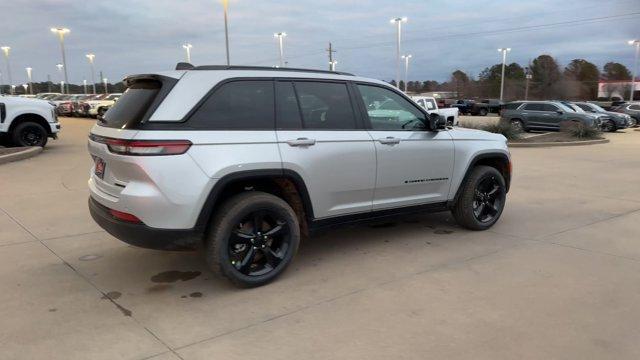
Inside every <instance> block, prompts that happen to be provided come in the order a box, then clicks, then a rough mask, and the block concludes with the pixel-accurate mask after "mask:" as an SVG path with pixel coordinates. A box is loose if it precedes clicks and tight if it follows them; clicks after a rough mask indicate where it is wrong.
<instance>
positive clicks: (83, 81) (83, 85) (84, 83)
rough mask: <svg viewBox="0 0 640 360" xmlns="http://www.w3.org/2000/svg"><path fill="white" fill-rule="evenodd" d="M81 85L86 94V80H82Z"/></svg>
mask: <svg viewBox="0 0 640 360" xmlns="http://www.w3.org/2000/svg"><path fill="white" fill-rule="evenodd" d="M82 87H83V89H84V94H86V93H87V80H86V79H85V80H82Z"/></svg>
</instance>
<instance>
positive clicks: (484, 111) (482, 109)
mask: <svg viewBox="0 0 640 360" xmlns="http://www.w3.org/2000/svg"><path fill="white" fill-rule="evenodd" d="M488 113H489V112H488V111H487V109H485V108H481V109H480V111H479V112H478V114H479V115H480V116H487V114H488Z"/></svg>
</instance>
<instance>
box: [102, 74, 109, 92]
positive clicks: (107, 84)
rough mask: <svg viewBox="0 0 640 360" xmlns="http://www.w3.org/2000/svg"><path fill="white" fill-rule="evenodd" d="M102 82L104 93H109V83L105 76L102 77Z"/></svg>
mask: <svg viewBox="0 0 640 360" xmlns="http://www.w3.org/2000/svg"><path fill="white" fill-rule="evenodd" d="M102 82H103V83H104V93H105V94H108V93H109V87H108V86H109V83H108V82H107V78H103V79H102Z"/></svg>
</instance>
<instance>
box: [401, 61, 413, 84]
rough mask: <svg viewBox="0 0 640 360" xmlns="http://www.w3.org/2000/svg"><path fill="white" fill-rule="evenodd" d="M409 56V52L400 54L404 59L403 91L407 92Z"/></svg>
mask: <svg viewBox="0 0 640 360" xmlns="http://www.w3.org/2000/svg"><path fill="white" fill-rule="evenodd" d="M411 56H412V55H411V54H409V55H402V59H404V92H407V86H408V85H407V83H408V82H409V59H411Z"/></svg>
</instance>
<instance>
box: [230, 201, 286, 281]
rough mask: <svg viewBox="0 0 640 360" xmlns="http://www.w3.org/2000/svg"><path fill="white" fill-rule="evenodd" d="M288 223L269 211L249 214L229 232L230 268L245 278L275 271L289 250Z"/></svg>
mask: <svg viewBox="0 0 640 360" xmlns="http://www.w3.org/2000/svg"><path fill="white" fill-rule="evenodd" d="M287 226H288V225H287V223H286V221H284V220H283V219H281V218H280V216H279V215H278V214H276V213H274V212H270V211H268V210H257V211H254V212H252V213H249V214H248V215H247V216H245V217H244V218H243V219H242V220H241V221H240V222H239V223H238V224H236V226H235V229H234V230H232V231H231V235H230V237H229V242H228V244H229V245H228V248H227V250H228V255H229V261H231V265H233V266H234V267H235V268H236V270H238V271H239V272H241V273H242V274H244V275H247V276H262V275H265V274H268V273H269V272H272V271H274V270H275V269H276V268H277V267H278V265H280V263H281V262H282V261H283V260H284V258H285V255H286V254H287V251H288V250H289V247H290V234H289V231H288V229H287Z"/></svg>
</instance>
